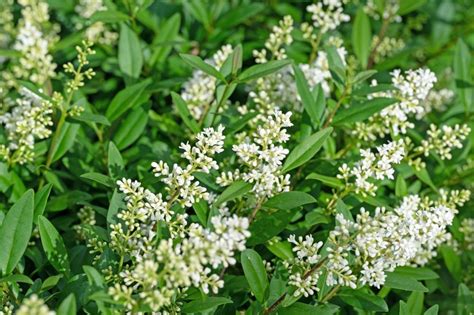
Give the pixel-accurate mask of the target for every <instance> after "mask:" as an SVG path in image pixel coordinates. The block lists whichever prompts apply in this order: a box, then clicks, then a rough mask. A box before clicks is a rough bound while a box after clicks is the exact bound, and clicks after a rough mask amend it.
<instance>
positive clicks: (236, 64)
mask: <svg viewBox="0 0 474 315" xmlns="http://www.w3.org/2000/svg"><path fill="white" fill-rule="evenodd" d="M240 69H242V45H240V44H239V45H237V46H235V48H234V52H233V53H232V71H231V73H232V74H236V73H237V72H239V71H240Z"/></svg>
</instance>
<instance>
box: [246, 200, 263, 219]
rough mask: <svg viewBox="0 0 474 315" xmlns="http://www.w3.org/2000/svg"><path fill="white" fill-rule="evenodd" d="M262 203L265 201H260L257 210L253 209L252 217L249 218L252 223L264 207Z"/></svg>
mask: <svg viewBox="0 0 474 315" xmlns="http://www.w3.org/2000/svg"><path fill="white" fill-rule="evenodd" d="M262 203H263V201H259V202H258V203H257V205H256V206H255V208H254V209H253V211H252V214H251V215H250V218H249V221H250V223H252V221H253V220H254V219H255V216H256V215H257V212H258V210H260V208H261V207H262Z"/></svg>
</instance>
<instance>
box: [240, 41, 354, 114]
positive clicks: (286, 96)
mask: <svg viewBox="0 0 474 315" xmlns="http://www.w3.org/2000/svg"><path fill="white" fill-rule="evenodd" d="M337 52H338V54H339V57H340V58H341V60H342V61H343V63H345V62H346V61H345V59H346V55H347V51H346V49H345V48H344V47H342V46H340V47H338V48H337ZM298 66H299V67H300V69H301V70H302V71H303V74H304V76H305V78H306V80H307V82H308V86H309V88H310V89H313V88H314V87H315V86H316V85H318V84H321V87H322V89H323V91H324V94H325V95H326V96H328V95H329V94H330V92H331V86H330V83H331V81H332V77H331V72H330V71H329V62H328V58H327V53H326V52H324V51H319V52H318V53H317V57H316V59H315V61H314V62H313V63H311V64H300V65H298ZM249 96H250V98H251V99H252V101H253V103H254V104H255V105H256V107H257V108H256V109H257V111H258V112H259V113H262V114H265V113H267V114H269V113H271V112H272V111H273V109H274V108H275V107H276V106H277V105H276V104H281V105H282V106H288V107H290V108H291V109H292V110H302V108H303V107H302V104H301V98H300V96H299V94H298V89H297V87H296V82H295V78H294V73H293V69H292V68H291V67H285V68H283V69H282V70H280V71H279V72H278V73H275V74H272V75H269V76H266V77H263V78H259V79H257V80H256V84H255V87H254V90H253V91H251V92H250V93H249Z"/></svg>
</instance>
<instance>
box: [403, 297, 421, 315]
mask: <svg viewBox="0 0 474 315" xmlns="http://www.w3.org/2000/svg"><path fill="white" fill-rule="evenodd" d="M424 299H425V294H424V293H423V292H413V293H412V294H410V297H409V298H408V301H407V307H408V312H409V313H408V314H410V315H421V313H422V312H423V301H424Z"/></svg>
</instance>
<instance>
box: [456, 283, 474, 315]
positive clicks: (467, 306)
mask: <svg viewBox="0 0 474 315" xmlns="http://www.w3.org/2000/svg"><path fill="white" fill-rule="evenodd" d="M473 312H474V295H473V294H472V292H471V291H470V290H469V288H468V287H467V286H466V285H465V284H464V283H461V284H459V288H458V299H457V313H456V314H457V315H471V314H472V313H473Z"/></svg>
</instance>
